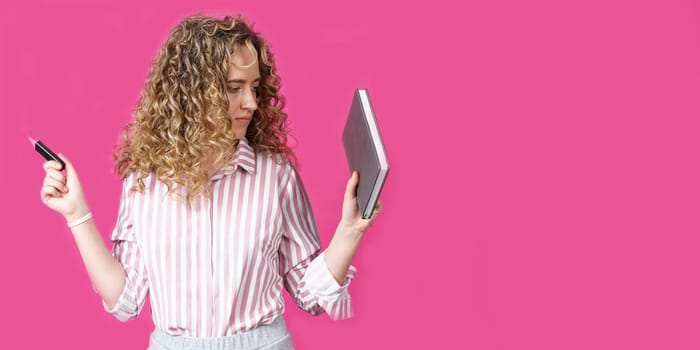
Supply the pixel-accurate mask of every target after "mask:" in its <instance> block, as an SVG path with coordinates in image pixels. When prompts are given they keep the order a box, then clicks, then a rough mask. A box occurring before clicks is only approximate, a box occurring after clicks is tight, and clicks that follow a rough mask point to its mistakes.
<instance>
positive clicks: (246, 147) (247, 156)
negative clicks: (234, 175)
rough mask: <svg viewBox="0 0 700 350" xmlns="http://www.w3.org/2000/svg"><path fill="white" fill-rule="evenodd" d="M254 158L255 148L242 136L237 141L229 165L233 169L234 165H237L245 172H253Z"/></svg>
mask: <svg viewBox="0 0 700 350" xmlns="http://www.w3.org/2000/svg"><path fill="white" fill-rule="evenodd" d="M255 158H256V157H255V149H254V148H253V146H251V145H250V143H248V139H246V138H245V137H243V138H241V139H240V140H239V141H238V148H237V149H236V154H234V156H233V160H232V161H231V162H230V163H229V165H231V166H233V169H234V170H235V169H236V166H239V167H241V168H243V170H245V171H246V172H248V173H250V174H255Z"/></svg>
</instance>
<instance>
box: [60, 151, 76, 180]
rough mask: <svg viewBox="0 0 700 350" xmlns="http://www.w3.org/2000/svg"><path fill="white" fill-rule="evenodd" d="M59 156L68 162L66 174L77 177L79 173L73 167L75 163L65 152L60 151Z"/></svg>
mask: <svg viewBox="0 0 700 350" xmlns="http://www.w3.org/2000/svg"><path fill="white" fill-rule="evenodd" d="M58 156H59V157H60V158H61V160H63V162H64V163H66V169H65V170H66V176H67V177H69V178H73V179H77V178H78V174H77V173H76V172H75V168H74V167H73V163H71V162H70V160H68V157H66V156H65V155H63V153H59V154H58Z"/></svg>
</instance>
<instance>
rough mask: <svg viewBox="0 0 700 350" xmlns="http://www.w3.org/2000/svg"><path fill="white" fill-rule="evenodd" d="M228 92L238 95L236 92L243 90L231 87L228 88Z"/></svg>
mask: <svg viewBox="0 0 700 350" xmlns="http://www.w3.org/2000/svg"><path fill="white" fill-rule="evenodd" d="M226 90H228V92H231V93H236V92H238V91H240V90H241V88H239V87H230V86H229V87H228V88H226Z"/></svg>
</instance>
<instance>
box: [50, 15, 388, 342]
mask: <svg viewBox="0 0 700 350" xmlns="http://www.w3.org/2000/svg"><path fill="white" fill-rule="evenodd" d="M279 87H280V79H279V77H278V76H277V73H276V68H275V63H274V59H273V56H272V53H271V52H270V49H269V46H268V45H267V43H266V42H265V40H264V39H263V38H261V37H260V36H259V35H258V34H257V33H255V32H254V31H253V30H252V29H251V27H250V25H249V24H248V23H247V22H246V21H245V20H244V19H243V18H242V17H240V16H239V17H236V18H231V17H226V18H224V19H223V20H217V19H214V18H209V17H204V16H194V17H190V18H188V19H186V20H184V21H183V22H182V23H180V24H179V25H178V26H177V27H176V28H175V29H174V30H173V32H172V33H171V34H170V35H169V37H168V39H167V41H166V43H165V45H164V46H163V48H162V49H161V50H160V51H159V53H158V55H157V57H156V59H155V60H154V62H153V66H152V70H151V73H150V75H149V77H148V79H147V81H146V84H145V88H144V91H143V93H142V95H141V98H140V100H139V103H138V106H137V108H136V113H135V118H134V121H132V122H131V123H130V124H129V125H127V127H126V128H125V131H124V137H123V140H122V142H121V144H120V145H119V146H118V147H117V150H116V152H115V158H116V161H117V164H116V170H117V172H118V173H119V174H120V176H122V178H123V190H122V196H121V202H120V209H119V216H118V219H117V224H116V227H115V228H114V231H113V232H112V235H111V240H112V241H113V243H114V247H113V251H112V253H111V254H110V252H109V251H108V249H107V248H106V247H105V245H104V243H103V241H102V239H101V237H100V234H99V232H98V231H97V228H96V226H95V224H94V222H93V221H92V214H90V210H89V207H88V205H87V202H86V200H85V197H84V195H83V191H82V188H81V185H80V181H79V179H78V176H77V174H76V171H75V169H74V168H73V166H72V164H71V163H70V161H68V160H67V159H66V157H62V158H63V159H64V160H65V163H66V170H65V175H64V174H63V173H61V172H60V171H59V169H60V165H59V164H58V163H56V162H53V161H49V162H47V163H45V164H44V168H45V170H46V177H45V180H44V185H43V187H42V189H41V198H42V201H43V202H44V203H45V204H46V205H47V206H49V207H50V208H51V209H53V210H55V211H57V212H59V213H60V214H62V215H63V216H64V217H65V218H66V220H67V221H68V225H69V226H70V227H71V229H72V232H73V235H74V238H75V241H76V244H77V245H78V248H79V250H80V254H81V256H82V258H83V261H84V263H85V267H86V270H87V272H88V274H89V276H90V279H91V281H92V283H93V286H94V288H95V290H96V291H97V293H98V294H99V295H100V297H101V298H102V300H103V304H104V306H105V309H106V310H107V311H109V312H110V313H112V314H114V316H115V317H117V318H118V319H120V320H123V321H126V320H128V319H131V318H133V317H136V316H137V315H138V314H139V312H140V311H141V310H142V307H143V305H144V302H145V298H146V295H150V301H151V308H152V314H153V321H154V323H155V326H156V329H155V330H154V332H153V334H152V335H151V340H150V348H151V349H177V348H182V347H194V348H222V349H229V348H230V349H247V348H256V349H257V348H262V347H264V348H266V349H268V348H269V349H289V348H293V344H292V340H291V337H290V335H289V332H288V331H287V328H286V326H285V324H284V319H283V317H282V314H283V313H284V300H283V297H282V289H283V288H284V289H286V290H287V291H288V292H289V293H290V295H291V296H292V297H293V299H294V300H295V302H296V304H297V305H298V306H299V307H301V308H302V309H303V310H305V311H307V312H309V313H311V314H313V315H316V314H318V313H321V312H323V311H325V312H327V313H328V314H329V316H330V317H331V318H333V319H342V318H347V317H350V316H351V315H352V310H351V303H350V296H349V295H348V292H347V287H348V284H349V283H350V281H351V279H352V278H353V276H354V273H355V269H354V267H352V266H351V265H350V263H351V260H352V258H353V256H354V254H355V251H356V249H357V247H358V244H359V241H360V239H361V238H362V236H363V234H364V232H365V231H366V230H367V228H368V227H369V225H370V224H371V222H372V220H374V218H375V217H376V214H377V213H378V212H379V210H380V205H379V204H378V205H377V208H375V212H374V214H373V216H372V218H371V219H370V220H364V219H362V218H361V216H360V214H359V210H358V206H357V200H356V198H355V194H354V193H355V188H356V186H357V183H358V175H357V173H356V172H353V175H352V176H351V178H350V180H349V181H348V184H347V187H346V191H345V197H344V202H343V213H342V217H341V220H340V222H339V224H338V227H337V230H336V232H335V235H334V236H333V239H332V240H331V243H330V245H329V246H328V248H327V249H326V250H325V251H323V252H321V251H320V242H319V237H318V232H317V225H316V222H315V219H314V215H313V212H312V210H311V207H310V204H309V200H308V198H307V195H306V191H305V190H304V186H303V184H302V182H301V179H300V178H299V175H298V173H297V171H296V169H295V167H294V166H293V164H292V162H291V160H293V154H292V151H291V149H290V148H289V147H288V146H287V132H288V130H287V124H286V118H287V116H286V114H285V113H284V112H283V107H284V100H283V98H282V96H280V94H279Z"/></svg>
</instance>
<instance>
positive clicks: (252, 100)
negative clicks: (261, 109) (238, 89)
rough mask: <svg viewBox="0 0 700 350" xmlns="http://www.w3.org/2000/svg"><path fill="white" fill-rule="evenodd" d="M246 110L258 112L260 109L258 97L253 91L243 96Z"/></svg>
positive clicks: (248, 91)
mask: <svg viewBox="0 0 700 350" xmlns="http://www.w3.org/2000/svg"><path fill="white" fill-rule="evenodd" d="M242 107H243V108H244V109H248V110H252V111H254V110H256V109H257V108H258V102H257V101H256V96H255V93H254V92H253V91H251V90H247V92H246V93H244V94H243V106H242Z"/></svg>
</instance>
